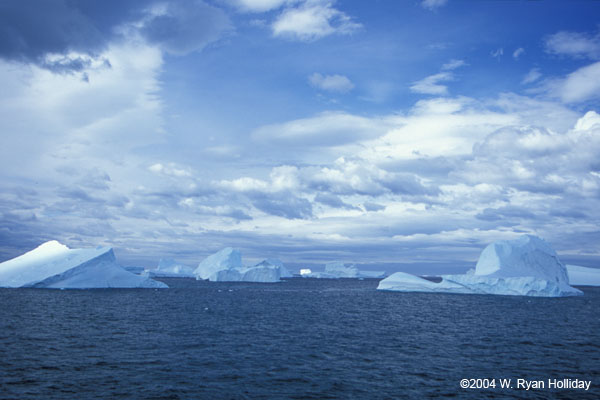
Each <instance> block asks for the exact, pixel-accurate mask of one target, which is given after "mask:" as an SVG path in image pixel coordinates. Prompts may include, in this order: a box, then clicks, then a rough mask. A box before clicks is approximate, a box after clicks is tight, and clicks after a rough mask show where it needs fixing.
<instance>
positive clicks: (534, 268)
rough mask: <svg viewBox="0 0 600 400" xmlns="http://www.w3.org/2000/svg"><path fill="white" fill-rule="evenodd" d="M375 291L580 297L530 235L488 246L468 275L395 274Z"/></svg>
mask: <svg viewBox="0 0 600 400" xmlns="http://www.w3.org/2000/svg"><path fill="white" fill-rule="evenodd" d="M378 289H381V290H394V291H403V292H413V291H420V292H444V293H479V294H502V295H520V296H540V297H563V296H577V295H581V294H583V293H582V292H581V291H580V290H578V289H575V288H573V287H571V286H569V277H568V275H567V269H566V268H565V266H564V265H563V264H562V263H561V262H560V260H559V259H558V256H557V255H556V252H555V251H554V250H553V249H552V247H550V245H549V244H548V243H546V242H545V241H543V240H542V239H540V238H538V237H536V236H531V235H524V236H521V237H520V238H518V239H516V240H507V241H498V242H495V243H492V244H490V245H488V246H487V247H486V248H485V249H484V250H483V252H482V253H481V256H480V257H479V261H478V262H477V265H476V267H475V271H474V272H472V273H467V274H464V275H442V281H441V282H439V283H435V282H432V281H428V280H426V279H423V278H419V277H417V276H414V275H410V274H405V273H396V274H393V275H391V276H389V277H388V278H386V279H384V280H382V281H381V282H380V283H379V287H378Z"/></svg>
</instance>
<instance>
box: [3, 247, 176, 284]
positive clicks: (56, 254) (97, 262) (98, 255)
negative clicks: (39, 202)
mask: <svg viewBox="0 0 600 400" xmlns="http://www.w3.org/2000/svg"><path fill="white" fill-rule="evenodd" d="M0 287H36V288H50V289H91V288H166V287H167V285H165V284H164V283H162V282H158V281H154V280H152V279H149V278H147V277H143V276H139V275H135V274H133V273H131V272H129V271H126V270H125V269H124V268H122V267H121V266H120V265H118V264H117V261H116V259H115V255H114V252H113V250H112V248H110V247H97V248H95V249H69V248H68V247H67V246H65V245H63V244H60V243H59V242H57V241H56V240H52V241H49V242H46V243H44V244H42V245H40V246H38V247H37V248H35V249H33V250H31V251H29V252H27V253H25V254H22V255H20V256H18V257H16V258H13V259H12V260H8V261H5V262H3V263H0Z"/></svg>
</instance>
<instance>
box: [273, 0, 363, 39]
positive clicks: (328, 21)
mask: <svg viewBox="0 0 600 400" xmlns="http://www.w3.org/2000/svg"><path fill="white" fill-rule="evenodd" d="M333 3H334V2H333V1H331V0H306V1H305V2H304V3H302V4H301V5H299V6H298V7H291V8H287V9H285V10H284V11H283V12H282V13H281V14H280V15H279V16H278V17H277V19H276V20H275V21H274V22H273V24H272V25H271V28H272V30H273V36H279V37H284V38H288V39H294V40H301V41H313V40H317V39H320V38H322V37H324V36H329V35H332V34H341V35H347V34H351V33H353V32H355V31H356V30H357V29H359V28H361V26H362V25H361V24H359V23H356V22H354V21H353V20H352V18H351V17H349V16H348V15H346V14H345V13H344V12H342V11H340V10H338V9H336V8H334V7H333Z"/></svg>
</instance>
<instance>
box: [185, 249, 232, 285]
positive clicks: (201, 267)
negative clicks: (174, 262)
mask: <svg viewBox="0 0 600 400" xmlns="http://www.w3.org/2000/svg"><path fill="white" fill-rule="evenodd" d="M234 268H242V253H240V251H239V250H237V249H233V248H231V247H226V248H224V249H221V250H219V251H218V252H216V253H215V254H212V255H210V256H208V257H206V258H205V259H204V260H203V261H202V262H201V263H200V264H198V267H197V268H196V269H195V270H194V275H195V276H196V279H198V280H200V279H208V280H215V279H210V278H211V277H213V275H215V274H217V273H218V272H219V271H223V270H228V269H234ZM215 276H216V275H215ZM213 278H214V277H213Z"/></svg>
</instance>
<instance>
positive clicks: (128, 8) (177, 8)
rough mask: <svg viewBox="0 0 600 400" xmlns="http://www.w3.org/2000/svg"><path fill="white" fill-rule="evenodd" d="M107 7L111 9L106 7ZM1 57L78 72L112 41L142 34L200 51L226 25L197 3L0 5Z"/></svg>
mask: <svg viewBox="0 0 600 400" xmlns="http://www.w3.org/2000/svg"><path fill="white" fill-rule="evenodd" d="M108 10H110V11H108ZM0 26H1V27H2V28H0V30H1V31H2V35H0V57H1V58H3V59H5V60H9V61H18V62H23V63H30V64H36V65H38V66H40V67H43V68H47V69H50V70H52V71H54V72H62V73H65V72H73V71H81V70H83V69H86V68H87V67H89V65H90V64H91V63H93V62H102V63H104V62H108V65H110V62H111V60H110V59H106V58H99V54H104V53H105V52H106V50H107V49H108V48H109V47H110V45H111V44H112V43H115V42H117V41H121V40H123V39H128V38H131V37H133V36H135V34H140V35H142V36H143V37H144V38H145V39H146V40H148V41H149V42H151V43H153V44H158V45H160V46H161V48H162V49H163V50H164V51H167V52H169V53H171V54H176V55H183V54H187V53H189V52H192V51H197V50H200V49H202V48H203V47H204V46H206V45H207V44H208V43H211V42H213V41H215V40H217V39H219V38H220V37H222V35H224V34H225V33H226V32H227V31H229V30H230V29H231V24H230V22H229V19H228V17H227V16H226V15H225V14H224V13H223V11H221V10H219V9H217V8H215V7H212V6H209V5H207V4H206V3H204V2H202V1H193V0H186V1H184V2H179V1H178V2H174V1H171V2H168V1H167V2H163V3H160V4H159V5H157V4H155V3H154V2H153V1H150V0H144V1H139V2H122V1H106V2H103V5H102V7H99V6H98V5H97V4H94V3H93V2H69V1H66V0H48V1H44V2H42V3H40V4H37V5H36V6H35V7H32V6H31V5H30V4H26V3H23V2H2V4H1V5H0Z"/></svg>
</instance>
